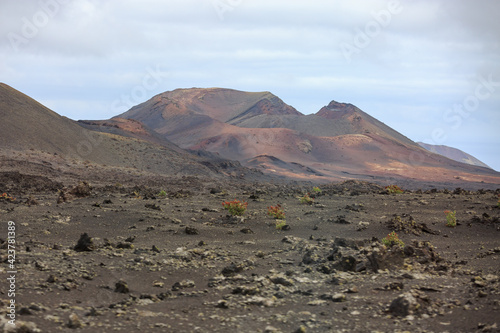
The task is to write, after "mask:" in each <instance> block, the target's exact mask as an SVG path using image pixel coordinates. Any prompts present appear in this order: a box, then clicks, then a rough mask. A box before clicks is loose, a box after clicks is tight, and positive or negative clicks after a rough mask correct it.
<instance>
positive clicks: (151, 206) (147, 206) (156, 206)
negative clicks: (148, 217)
mask: <svg viewBox="0 0 500 333" xmlns="http://www.w3.org/2000/svg"><path fill="white" fill-rule="evenodd" d="M144 207H146V208H149V209H153V210H158V211H162V209H161V207H160V206H158V205H156V204H145V205H144Z"/></svg>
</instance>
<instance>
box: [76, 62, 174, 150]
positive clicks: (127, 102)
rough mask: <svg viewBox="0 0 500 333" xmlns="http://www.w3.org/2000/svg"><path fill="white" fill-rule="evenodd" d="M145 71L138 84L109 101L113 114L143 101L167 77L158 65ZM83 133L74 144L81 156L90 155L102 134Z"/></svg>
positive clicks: (100, 139) (99, 141)
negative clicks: (83, 137)
mask: <svg viewBox="0 0 500 333" xmlns="http://www.w3.org/2000/svg"><path fill="white" fill-rule="evenodd" d="M145 72H146V73H145V75H144V76H143V78H142V81H141V83H140V84H137V85H135V86H134V87H133V88H132V89H131V90H130V92H129V93H127V94H123V95H121V96H120V98H118V99H115V100H114V101H113V102H112V103H111V111H112V113H113V114H114V115H118V114H120V113H122V112H124V111H127V110H128V109H130V108H132V107H133V106H135V105H137V104H140V103H143V102H145V101H146V99H147V98H148V97H149V93H150V92H151V91H153V90H155V89H157V88H159V87H160V85H161V84H162V83H163V81H164V80H165V78H167V77H168V73H167V72H164V71H162V69H161V68H160V65H156V68H153V67H151V66H148V67H147V68H146V70H145ZM84 135H85V137H86V140H82V141H80V142H78V144H77V145H76V153H77V155H78V156H80V157H82V158H83V157H87V156H88V155H90V154H91V153H92V152H93V151H94V149H95V148H96V147H98V146H99V145H100V144H101V142H102V136H100V135H99V134H98V133H94V132H89V131H84Z"/></svg>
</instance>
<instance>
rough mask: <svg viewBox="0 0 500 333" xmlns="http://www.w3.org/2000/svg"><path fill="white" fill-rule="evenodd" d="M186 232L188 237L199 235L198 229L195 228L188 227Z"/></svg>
mask: <svg viewBox="0 0 500 333" xmlns="http://www.w3.org/2000/svg"><path fill="white" fill-rule="evenodd" d="M185 232H186V234H188V235H198V234H199V231H198V229H196V228H195V227H191V226H186V229H185Z"/></svg>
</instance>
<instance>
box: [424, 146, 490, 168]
mask: <svg viewBox="0 0 500 333" xmlns="http://www.w3.org/2000/svg"><path fill="white" fill-rule="evenodd" d="M418 144H419V145H420V146H421V147H423V148H425V149H427V150H428V151H431V152H433V153H436V154H439V155H443V156H445V157H448V158H449V159H452V160H454V161H458V162H462V163H465V164H470V165H476V166H481V167H485V168H489V169H491V167H489V166H488V165H487V164H486V163H483V162H481V161H480V160H478V159H477V158H475V157H474V156H472V155H470V154H467V153H466V152H464V151H461V150H460V149H457V148H453V147H448V146H444V145H431V144H428V143H423V142H418Z"/></svg>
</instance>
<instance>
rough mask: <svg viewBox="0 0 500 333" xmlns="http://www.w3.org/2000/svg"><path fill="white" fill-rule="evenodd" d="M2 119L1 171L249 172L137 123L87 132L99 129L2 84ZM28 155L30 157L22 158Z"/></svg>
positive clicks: (118, 121) (120, 121)
mask: <svg viewBox="0 0 500 333" xmlns="http://www.w3.org/2000/svg"><path fill="white" fill-rule="evenodd" d="M0 118H1V121H0V132H1V133H2V140H1V141H0V153H1V154H0V155H1V156H2V158H1V159H0V165H1V166H2V171H6V170H16V171H17V169H18V167H19V165H20V163H21V164H23V165H24V164H26V165H27V164H30V163H31V164H37V165H44V166H48V167H49V168H52V169H58V168H59V169H58V170H59V171H60V170H62V169H61V168H63V167H67V166H69V165H70V164H72V165H73V163H74V164H75V165H78V164H80V165H82V164H83V165H84V167H85V168H86V169H88V168H89V166H90V165H91V164H94V165H97V166H99V165H100V166H101V167H106V168H108V170H109V171H110V172H113V173H118V172H124V173H129V174H130V173H132V174H135V172H136V171H139V172H146V173H150V174H161V175H166V176H175V175H204V176H215V175H217V174H221V175H223V174H225V173H231V172H234V171H238V172H245V170H244V169H245V168H242V167H241V166H240V165H239V163H237V162H231V161H227V160H224V159H222V158H220V157H218V156H215V155H209V154H205V155H200V154H193V153H190V152H187V151H185V150H183V149H181V148H179V147H178V146H176V145H174V144H173V143H171V142H169V141H168V140H167V139H166V138H164V137H162V136H160V135H159V134H157V133H156V132H154V131H152V130H150V129H148V128H147V127H146V126H144V125H143V124H142V123H140V122H138V121H133V120H126V119H114V120H113V121H106V122H94V123H92V122H87V123H85V122H83V123H82V125H85V126H87V127H88V128H92V127H95V128H92V129H94V130H89V129H86V128H84V127H82V126H80V125H79V123H77V122H75V121H73V120H71V119H68V118H65V117H62V116H60V115H58V114H57V113H55V112H53V111H52V110H50V109H48V108H47V107H45V106H43V105H42V104H40V103H38V102H37V101H35V100H34V99H32V98H30V97H29V96H27V95H25V94H23V93H21V92H19V91H17V90H16V89H14V88H12V87H10V86H8V85H6V84H3V83H0ZM100 127H102V128H105V129H104V130H99V128H100ZM26 152H27V153H28V154H30V157H20V156H21V153H26ZM35 159H39V160H38V161H35ZM30 168H31V170H39V169H40V167H39V166H38V167H33V166H30ZM63 169H64V168H63ZM96 172H97V171H96Z"/></svg>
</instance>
